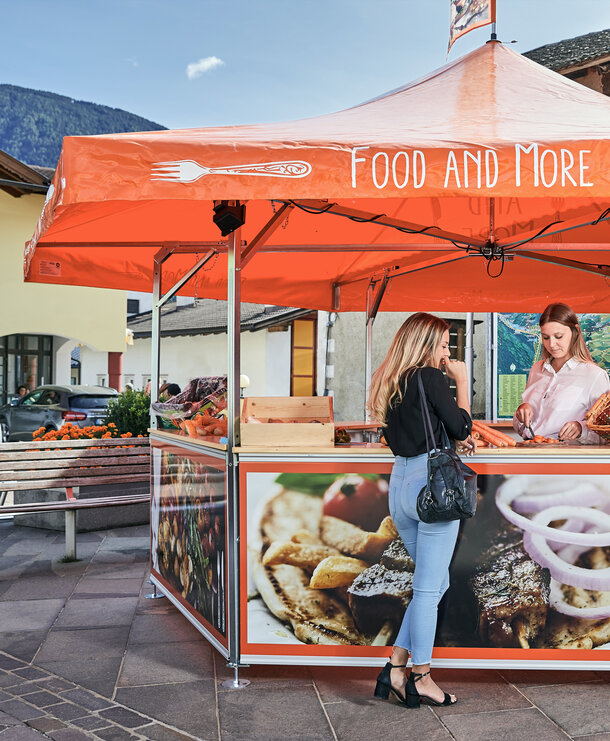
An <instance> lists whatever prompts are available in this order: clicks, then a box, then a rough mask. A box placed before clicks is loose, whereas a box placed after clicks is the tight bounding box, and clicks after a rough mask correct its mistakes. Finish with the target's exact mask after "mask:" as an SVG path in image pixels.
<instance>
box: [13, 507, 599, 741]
mask: <svg viewBox="0 0 610 741" xmlns="http://www.w3.org/2000/svg"><path fill="white" fill-rule="evenodd" d="M78 549H79V558H80V559H81V560H80V561H78V562H75V563H62V561H61V558H62V556H63V551H64V543H63V534H61V533H56V532H52V531H45V530H34V529H30V528H21V527H15V526H14V525H13V524H12V523H11V522H10V521H0V741H4V740H5V739H6V741H29V740H30V739H32V740H35V739H44V738H51V739H56V741H60V740H65V741H73V740H74V741H77V740H78V739H91V738H93V739H108V740H110V739H116V740H117V741H119V740H122V739H147V740H148V739H150V741H154V740H156V739H159V741H164V740H166V739H167V741H174V740H178V739H199V740H201V741H251V740H252V741H253V740H255V739H264V740H265V741H288V740H292V739H295V740H298V741H326V740H328V741H359V740H360V739H362V740H363V741H370V739H371V738H377V737H380V736H382V737H383V738H384V741H385V740H386V739H413V740H414V741H415V740H416V739H417V741H446V740H449V739H456V740H457V741H519V740H520V739H528V738H534V737H536V738H541V739H544V741H554V740H555V739H578V741H610V672H594V671H573V672H568V671H562V672H560V671H501V672H500V671H493V670H463V671H458V670H437V671H435V678H436V679H437V681H438V682H439V684H440V685H441V686H444V687H446V688H447V689H450V690H451V691H452V692H455V693H456V694H457V695H458V697H459V702H458V704H457V705H455V706H453V707H449V708H435V709H432V708H428V707H422V708H421V709H419V710H417V711H408V710H406V709H404V708H402V707H400V706H398V705H396V704H394V703H384V702H379V701H375V700H374V699H373V698H372V689H373V686H374V678H375V676H376V674H377V671H378V670H376V669H347V668H339V667H281V666H259V667H251V668H249V669H243V670H242V671H241V672H240V676H242V677H246V678H248V679H250V680H251V684H250V685H249V686H248V687H246V688H245V689H243V690H231V689H225V688H223V687H222V684H221V682H222V681H223V680H225V679H230V678H232V677H233V673H232V672H231V671H229V670H228V669H227V668H226V666H225V663H224V659H223V658H222V657H221V656H220V655H219V654H218V653H217V652H216V651H214V650H213V649H212V648H211V647H210V645H209V644H208V643H207V642H206V641H205V639H204V638H203V637H202V636H201V635H200V634H199V633H198V632H197V631H196V630H195V629H194V628H193V627H192V625H191V624H190V623H189V622H188V621H187V620H186V619H185V618H184V617H183V616H182V615H180V614H179V613H178V612H177V611H176V610H175V608H174V607H173V606H172V605H171V604H169V602H168V601H167V600H166V599H159V600H150V599H146V594H147V593H149V592H150V591H151V587H150V585H149V584H147V583H146V577H147V574H148V558H149V553H148V549H149V536H148V528H147V527H146V526H141V527H131V528H121V529H115V530H105V531H99V532H95V533H83V534H79V535H78Z"/></svg>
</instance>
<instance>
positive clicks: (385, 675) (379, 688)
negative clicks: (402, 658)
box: [374, 661, 407, 705]
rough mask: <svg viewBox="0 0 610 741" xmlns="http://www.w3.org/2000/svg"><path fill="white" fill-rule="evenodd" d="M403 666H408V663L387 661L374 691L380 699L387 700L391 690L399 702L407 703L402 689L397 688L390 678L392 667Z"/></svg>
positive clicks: (399, 667)
mask: <svg viewBox="0 0 610 741" xmlns="http://www.w3.org/2000/svg"><path fill="white" fill-rule="evenodd" d="M403 667H406V664H392V663H391V662H389V661H388V662H387V664H386V665H385V666H384V667H383V669H382V670H381V672H380V674H379V676H378V677H377V684H376V685H375V693H374V694H375V697H377V698H379V699H380V700H387V699H388V697H389V696H390V692H391V693H392V694H393V695H394V697H395V698H396V699H397V700H398V702H400V703H401V704H402V705H406V704H407V698H406V696H405V695H403V694H401V692H400V690H397V689H396V687H393V686H392V682H391V680H390V672H391V671H392V669H402V668H403Z"/></svg>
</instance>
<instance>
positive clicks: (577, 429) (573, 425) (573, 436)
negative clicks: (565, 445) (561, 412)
mask: <svg viewBox="0 0 610 741" xmlns="http://www.w3.org/2000/svg"><path fill="white" fill-rule="evenodd" d="M581 435H582V425H581V424H580V422H566V423H565V425H564V426H563V427H562V428H561V429H560V430H559V439H560V440H578V438H579V437H580V436H581Z"/></svg>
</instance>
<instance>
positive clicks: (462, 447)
mask: <svg viewBox="0 0 610 741" xmlns="http://www.w3.org/2000/svg"><path fill="white" fill-rule="evenodd" d="M457 447H458V452H460V453H466V455H474V454H475V453H476V450H477V441H476V440H475V439H474V437H472V435H468V437H467V438H466V439H465V440H460V441H459V442H458V444H457Z"/></svg>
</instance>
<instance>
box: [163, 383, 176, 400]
mask: <svg viewBox="0 0 610 741" xmlns="http://www.w3.org/2000/svg"><path fill="white" fill-rule="evenodd" d="M179 393H180V386H178V384H177V383H164V384H163V385H162V386H161V387H160V388H159V400H160V401H167V400H168V399H171V398H172V396H177V395H178V394H179Z"/></svg>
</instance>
